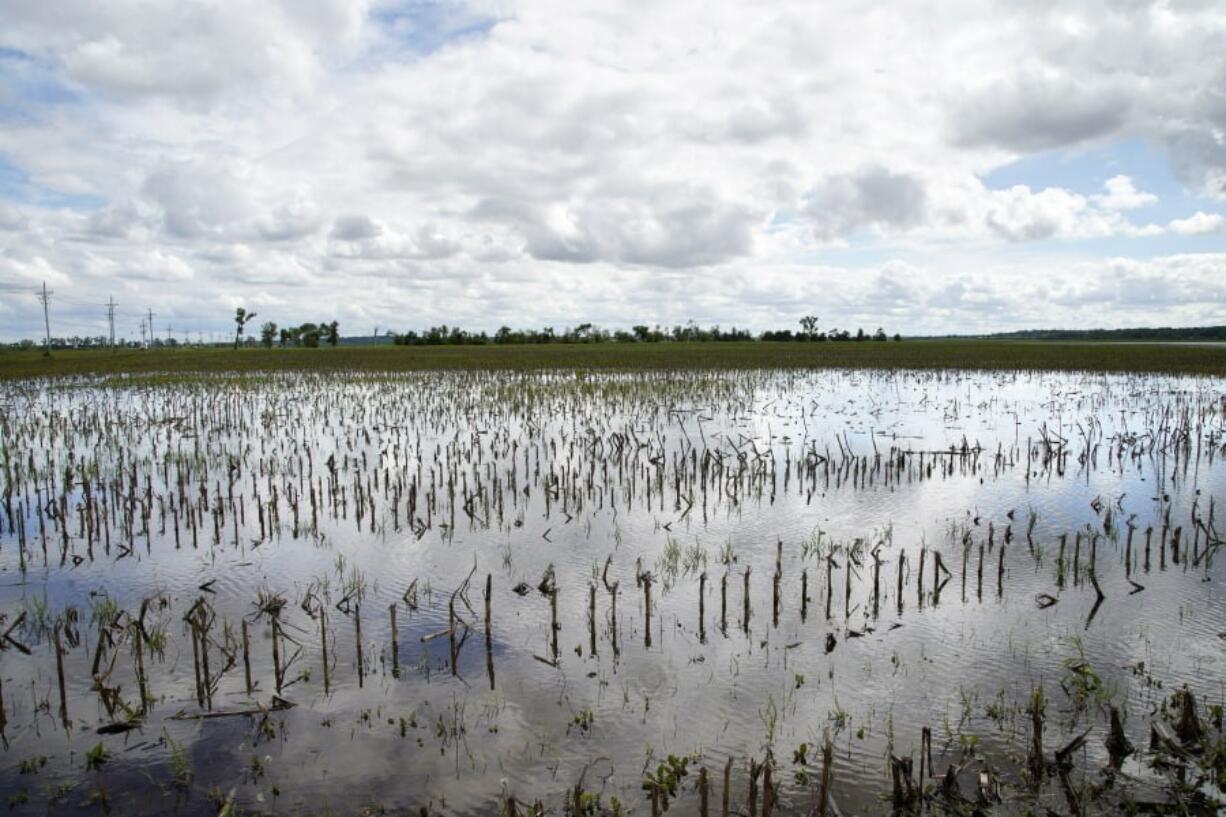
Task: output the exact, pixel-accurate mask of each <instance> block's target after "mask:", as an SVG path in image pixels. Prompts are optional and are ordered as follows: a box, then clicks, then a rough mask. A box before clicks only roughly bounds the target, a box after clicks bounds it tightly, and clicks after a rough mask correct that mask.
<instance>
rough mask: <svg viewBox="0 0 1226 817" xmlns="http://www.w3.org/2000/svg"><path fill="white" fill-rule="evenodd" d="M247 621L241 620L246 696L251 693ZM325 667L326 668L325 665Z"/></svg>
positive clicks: (249, 643)
mask: <svg viewBox="0 0 1226 817" xmlns="http://www.w3.org/2000/svg"><path fill="white" fill-rule="evenodd" d="M247 628H248V625H247V619H245V618H244V619H242V631H243V679H244V680H245V681H246V682H247V694H248V695H250V694H251V692H252V686H251V636H250V634H249V633H248V632H247ZM325 666H327V665H326V664H325Z"/></svg>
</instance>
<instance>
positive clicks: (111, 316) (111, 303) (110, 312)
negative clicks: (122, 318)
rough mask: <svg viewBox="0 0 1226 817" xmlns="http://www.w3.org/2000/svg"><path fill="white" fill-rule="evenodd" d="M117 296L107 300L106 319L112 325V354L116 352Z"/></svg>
mask: <svg viewBox="0 0 1226 817" xmlns="http://www.w3.org/2000/svg"><path fill="white" fill-rule="evenodd" d="M115 306H116V304H115V298H114V297H113V296H112V297H111V298H109V299H107V302H106V320H107V323H109V324H110V326H111V354H114V353H115Z"/></svg>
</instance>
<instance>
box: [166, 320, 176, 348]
mask: <svg viewBox="0 0 1226 817" xmlns="http://www.w3.org/2000/svg"><path fill="white" fill-rule="evenodd" d="M172 332H173V330H172V329H171V328H170V324H166V345H167V346H169V345H170V344H171V341H173V340H174V335H173V334H172Z"/></svg>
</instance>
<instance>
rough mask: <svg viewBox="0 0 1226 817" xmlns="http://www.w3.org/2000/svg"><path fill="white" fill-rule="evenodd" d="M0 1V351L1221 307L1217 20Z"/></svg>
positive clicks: (904, 7)
mask: <svg viewBox="0 0 1226 817" xmlns="http://www.w3.org/2000/svg"><path fill="white" fill-rule="evenodd" d="M0 17H2V18H3V19H4V20H5V25H4V27H3V30H0V320H2V321H3V323H2V324H0V339H3V340H14V339H17V338H23V337H29V338H38V337H41V335H42V332H43V314H42V306H41V305H40V303H39V302H38V300H37V298H36V297H35V295H34V292H35V290H36V289H37V288H38V287H40V286H41V285H42V284H43V283H44V282H45V283H46V285H47V286H48V287H49V288H50V289H51V290H53V291H54V295H53V296H52V300H51V313H52V327H51V331H52V334H53V335H56V336H71V335H99V334H104V333H105V331H106V326H107V321H106V309H105V307H104V303H105V302H106V301H107V300H108V299H109V298H112V297H113V298H114V299H115V301H116V302H117V303H118V304H119V306H118V308H117V316H118V317H117V322H116V330H117V334H118V335H119V336H120V337H126V338H128V339H133V338H137V337H139V329H138V326H139V323H140V321H141V320H142V317H143V316H144V315H145V314H146V313H147V311H149V310H151V311H152V312H153V313H154V315H155V318H154V327H155V330H156V333H157V334H158V335H159V336H161V337H165V336H166V335H167V333H168V332H170V333H171V334H173V336H175V337H177V338H179V339H183V337H184V333H185V332H191V333H192V334H191V337H192V339H193V340H194V339H196V337H198V336H200V335H203V336H205V337H208V336H209V335H210V333H216V334H217V335H219V336H220V335H222V334H224V333H231V332H232V331H233V326H234V323H233V314H234V310H235V308H236V307H239V306H242V307H245V308H247V309H248V310H251V311H255V312H257V313H258V315H259V318H258V322H257V323H262V322H263V321H264V320H271V321H275V322H277V323H279V324H281V325H288V324H296V323H301V322H304V321H318V320H321V319H328V320H330V319H336V320H338V321H339V322H340V326H341V332H342V334H347V335H365V334H369V333H370V332H372V331H373V330H375V329H376V328H377V329H379V331H384V330H387V329H392V330H397V331H403V330H408V329H421V328H423V327H426V326H430V325H436V324H440V323H447V324H450V325H459V326H463V327H465V328H468V329H472V330H485V331H493V330H495V329H497V328H498V327H499V326H502V325H509V326H512V327H515V328H527V327H540V326H554V327H557V328H562V327H565V326H573V325H575V324H578V323H584V322H591V323H595V324H598V325H600V326H603V327H606V328H626V327H629V326H631V325H633V324H640V323H643V324H657V323H658V324H662V325H665V326H671V325H674V324H679V323H686V322H688V321H691V320H693V321H696V322H698V323H700V324H703V325H708V324H720V325H721V326H725V327H728V326H733V325H735V326H740V327H748V328H751V329H754V330H761V329H765V328H773V327H795V325H796V321H797V320H798V319H799V318H800V317H802V316H804V315H810V314H813V315H817V316H819V318H820V326H821V328H825V329H829V328H832V327H839V328H849V329H852V330H854V329H855V328H856V327H863V328H865V329H866V330H868V331H872V330H874V329H876V328H877V327H878V326H881V327H884V328H885V329H886V331H887V332H890V333H894V332H900V333H902V334H904V335H918V334H946V333H979V332H993V331H1012V330H1017V329H1027V328H1090V327H1106V328H1111V327H1131V326H1193V325H1209V324H1226V8H1223V7H1222V6H1221V5H1220V4H1215V3H1212V2H1193V1H1192V0H1188V1H1187V2H1156V3H1145V2H1127V3H1118V2H1117V3H1111V2H1080V3H1074V4H1067V3H1033V4H1021V5H1019V4H1006V3H980V2H976V3H971V2H947V3H936V4H919V3H915V4H911V3H908V4H898V5H896V6H886V5H883V4H870V3H837V4H829V5H827V4H822V5H821V6H820V7H818V6H817V4H812V3H788V2H769V3H744V2H743V3H734V4H712V3H706V2H704V3H697V2H672V1H670V2H667V3H655V4H649V3H626V2H611V3H600V2H584V3H565V2H555V0H522V2H521V1H520V0H505V2H500V1H497V0H490V1H489V2H486V1H485V0H478V2H426V1H424V0H410V1H409V2H384V1H383V0H309V1H308V0H296V1H295V2H290V0H282V2H264V3H251V4H248V3H238V2H234V3H229V2H218V3H210V2H190V1H189V2H181V3H164V4H154V5H149V4H138V3H136V2H109V3H89V2H85V0H62V1H61V2H56V3H37V2H32V0H0ZM252 328H253V329H258V326H254V327H252Z"/></svg>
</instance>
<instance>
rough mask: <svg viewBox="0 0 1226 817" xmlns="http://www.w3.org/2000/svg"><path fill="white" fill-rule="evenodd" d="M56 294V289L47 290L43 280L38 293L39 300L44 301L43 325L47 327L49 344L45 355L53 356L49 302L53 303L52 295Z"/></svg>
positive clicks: (45, 348) (45, 349)
mask: <svg viewBox="0 0 1226 817" xmlns="http://www.w3.org/2000/svg"><path fill="white" fill-rule="evenodd" d="M54 294H55V292H54V291H51V292H48V291H47V282H46V281H43V289H42V292H39V293H38V300H40V301H42V302H43V325H44V326H45V327H46V328H47V345H46V346H44V347H43V356H44V357H51V313H50V311H49V310H48V304H50V303H51V296H52V295H54Z"/></svg>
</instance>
